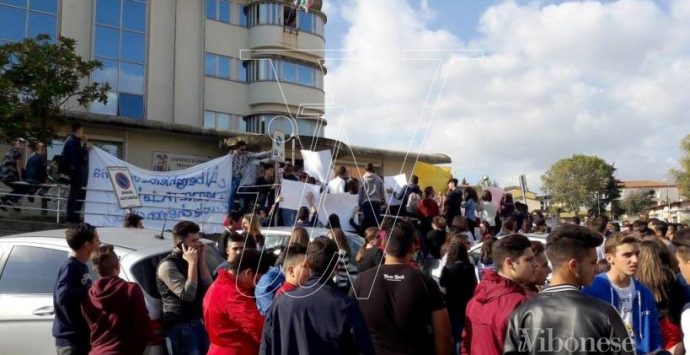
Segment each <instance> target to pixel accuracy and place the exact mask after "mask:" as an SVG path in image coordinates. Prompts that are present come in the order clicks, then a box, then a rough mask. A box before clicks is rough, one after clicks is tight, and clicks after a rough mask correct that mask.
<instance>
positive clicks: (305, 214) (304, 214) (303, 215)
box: [297, 206, 309, 222]
mask: <svg viewBox="0 0 690 355" xmlns="http://www.w3.org/2000/svg"><path fill="white" fill-rule="evenodd" d="M297 220H298V221H306V222H309V208H308V207H305V206H302V207H300V208H299V211H297Z"/></svg>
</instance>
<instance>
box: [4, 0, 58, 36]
mask: <svg viewBox="0 0 690 355" xmlns="http://www.w3.org/2000/svg"><path fill="white" fill-rule="evenodd" d="M57 10H58V0H0V45H1V44H4V43H9V42H19V41H22V40H24V38H33V37H36V36H37V35H39V34H47V35H49V36H50V38H51V42H53V43H55V40H56V37H57V23H58V21H57Z"/></svg>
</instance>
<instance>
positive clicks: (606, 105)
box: [324, 0, 690, 190]
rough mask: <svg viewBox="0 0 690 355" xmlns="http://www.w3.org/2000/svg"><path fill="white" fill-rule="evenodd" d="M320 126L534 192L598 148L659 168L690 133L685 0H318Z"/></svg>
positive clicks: (640, 169) (630, 173) (616, 159)
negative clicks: (561, 163) (323, 55)
mask: <svg viewBox="0 0 690 355" xmlns="http://www.w3.org/2000/svg"><path fill="white" fill-rule="evenodd" d="M324 3H325V5H324V11H325V12H326V13H327V15H328V17H329V19H328V24H327V25H326V37H327V47H328V49H329V53H328V55H327V58H328V59H329V60H328V61H327V67H328V75H327V76H326V104H327V105H332V108H331V109H329V110H328V111H327V112H328V113H327V119H329V125H328V127H327V129H326V135H327V136H328V137H332V138H340V139H342V140H344V141H346V142H348V143H350V144H355V145H366V146H374V147H379V148H385V149H398V150H403V151H404V150H407V149H408V148H411V150H412V151H422V152H436V153H445V154H448V155H450V156H451V157H452V159H453V173H454V175H455V176H457V177H461V178H462V177H466V178H467V179H468V181H469V182H471V183H473V182H477V181H478V180H479V178H480V177H481V176H483V175H488V176H490V177H491V178H492V179H496V180H497V181H498V182H499V183H500V184H502V185H509V184H517V181H518V180H517V179H518V176H519V175H520V174H523V173H525V174H527V178H528V185H529V186H530V188H531V189H532V190H537V189H538V188H539V185H540V184H541V183H540V179H539V177H540V176H541V174H543V173H544V172H545V171H546V170H547V169H548V167H549V166H550V165H551V164H552V163H554V162H555V161H556V160H558V159H561V158H565V157H569V156H571V155H572V154H576V153H582V154H594V155H598V156H600V157H602V158H604V159H605V160H606V161H608V162H610V163H613V164H614V165H615V166H616V167H617V168H618V172H617V175H618V177H619V178H621V179H659V180H661V179H665V178H667V172H668V170H669V169H670V168H671V167H674V166H676V165H677V161H678V160H679V157H680V154H681V152H680V150H679V142H680V140H681V138H682V137H684V136H685V135H687V134H690V1H687V0H671V1H670V2H669V1H658V2H655V1H645V0H621V1H600V2H598V1H576V2H569V1H498V0H375V1H373V0H338V1H329V0H326V1H324Z"/></svg>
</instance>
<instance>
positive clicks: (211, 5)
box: [206, 0, 218, 20]
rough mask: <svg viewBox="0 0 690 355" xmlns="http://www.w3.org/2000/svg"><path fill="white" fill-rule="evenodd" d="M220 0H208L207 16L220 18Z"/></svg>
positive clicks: (214, 18)
mask: <svg viewBox="0 0 690 355" xmlns="http://www.w3.org/2000/svg"><path fill="white" fill-rule="evenodd" d="M217 1H218V0H206V18H209V19H211V20H216V19H218V3H217Z"/></svg>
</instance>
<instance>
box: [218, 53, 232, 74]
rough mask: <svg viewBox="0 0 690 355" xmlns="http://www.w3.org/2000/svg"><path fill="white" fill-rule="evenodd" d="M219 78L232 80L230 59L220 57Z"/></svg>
mask: <svg viewBox="0 0 690 355" xmlns="http://www.w3.org/2000/svg"><path fill="white" fill-rule="evenodd" d="M218 76H219V77H221V78H223V79H230V58H229V57H226V56H222V55H219V56H218Z"/></svg>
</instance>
